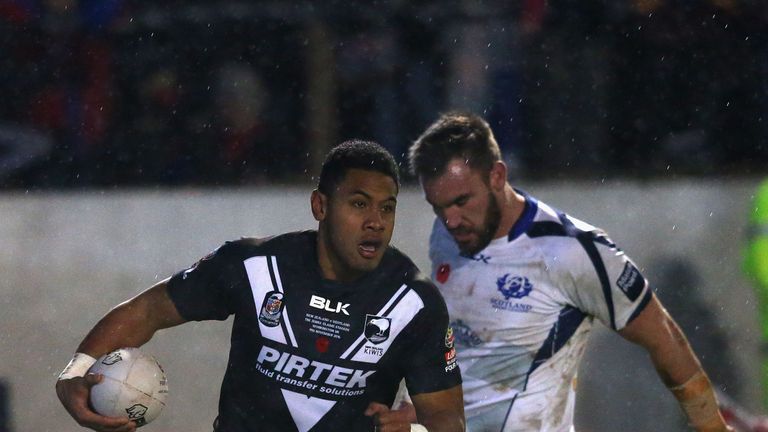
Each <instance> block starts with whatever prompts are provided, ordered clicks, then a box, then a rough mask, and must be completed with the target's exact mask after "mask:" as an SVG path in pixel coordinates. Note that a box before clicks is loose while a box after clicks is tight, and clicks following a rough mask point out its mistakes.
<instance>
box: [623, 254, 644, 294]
mask: <svg viewBox="0 0 768 432" xmlns="http://www.w3.org/2000/svg"><path fill="white" fill-rule="evenodd" d="M616 285H618V286H619V288H621V290H622V291H624V294H626V295H627V297H628V298H629V299H630V300H631V301H635V300H637V298H638V297H640V293H642V292H643V287H645V279H644V278H643V275H641V274H640V270H638V269H637V267H635V266H633V265H632V263H631V262H627V263H626V264H624V270H623V271H622V272H621V275H620V276H619V279H618V280H616Z"/></svg>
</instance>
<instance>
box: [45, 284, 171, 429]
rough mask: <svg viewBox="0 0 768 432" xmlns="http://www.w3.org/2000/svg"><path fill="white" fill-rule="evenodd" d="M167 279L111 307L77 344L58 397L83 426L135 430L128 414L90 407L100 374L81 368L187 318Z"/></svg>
mask: <svg viewBox="0 0 768 432" xmlns="http://www.w3.org/2000/svg"><path fill="white" fill-rule="evenodd" d="M166 283H167V280H165V281H162V282H159V283H158V284H156V285H154V286H152V287H151V288H149V289H147V290H146V291H144V292H142V293H141V294H139V295H137V296H136V297H134V298H132V299H130V300H128V301H126V302H124V303H121V304H119V305H117V306H116V307H114V308H113V309H112V310H110V311H109V312H108V313H107V314H106V315H105V316H104V317H103V318H102V319H101V320H100V321H99V322H98V323H97V324H96V325H95V326H94V327H93V329H91V331H90V332H88V335H87V336H86V337H85V339H83V341H82V342H81V343H80V346H78V348H77V354H76V355H75V358H74V359H73V361H72V362H71V363H70V365H68V366H67V368H66V369H65V371H64V372H62V375H61V376H60V378H59V380H58V381H57V382H56V394H57V395H58V397H59V400H61V403H62V404H63V405H64V408H66V409H67V412H69V414H70V415H71V416H72V417H73V418H74V419H75V420H76V421H77V422H78V424H80V425H81V426H84V427H88V428H91V429H93V430H96V431H104V432H106V431H109V432H130V431H133V430H135V428H136V426H135V424H134V423H132V422H130V421H129V420H128V418H127V417H126V418H114V417H104V416H101V415H98V414H97V413H95V412H93V411H92V410H91V409H90V407H89V406H88V396H89V394H90V388H91V387H92V386H93V385H95V384H97V383H98V382H99V381H100V380H101V377H99V376H94V375H86V376H83V375H84V372H85V371H84V370H82V369H87V367H88V366H90V363H92V362H93V358H98V357H100V356H102V355H104V354H106V353H108V352H111V351H114V350H115V349H118V348H122V347H139V346H141V345H143V344H144V343H146V342H147V341H149V339H150V338H151V337H152V335H154V334H155V332H156V331H157V330H160V329H163V328H167V327H172V326H175V325H179V324H181V323H183V322H185V321H186V320H185V319H184V318H182V317H181V315H180V314H179V312H178V310H177V309H176V306H175V305H174V303H173V302H172V301H171V299H170V297H168V291H167V285H166ZM89 358H90V359H89ZM89 360H90V363H88V361H89ZM84 362H85V363H84Z"/></svg>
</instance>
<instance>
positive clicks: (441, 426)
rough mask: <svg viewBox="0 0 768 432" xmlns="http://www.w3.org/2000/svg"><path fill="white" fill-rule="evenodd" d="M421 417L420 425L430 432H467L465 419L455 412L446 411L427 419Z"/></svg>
mask: <svg viewBox="0 0 768 432" xmlns="http://www.w3.org/2000/svg"><path fill="white" fill-rule="evenodd" d="M421 417H425V416H421ZM421 417H419V424H421V425H423V426H424V427H425V428H426V429H427V430H428V431H429V432H464V431H465V425H464V417H463V416H462V415H459V414H458V413H456V412H455V411H450V410H444V411H440V412H437V413H433V414H431V415H429V416H426V418H421Z"/></svg>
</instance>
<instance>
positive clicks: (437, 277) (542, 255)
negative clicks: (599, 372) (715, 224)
mask: <svg viewBox="0 0 768 432" xmlns="http://www.w3.org/2000/svg"><path fill="white" fill-rule="evenodd" d="M518 192H519V193H522V192H520V191H518ZM523 195H524V196H525V198H526V203H525V210H524V212H523V214H522V216H521V217H520V220H518V222H517V223H516V224H515V226H514V227H512V229H511V230H510V232H509V235H508V236H507V237H503V238H499V239H494V240H493V241H492V242H491V243H490V244H489V245H488V246H487V247H486V248H485V249H483V250H482V251H481V252H479V253H478V254H476V255H475V256H473V257H465V256H462V255H461V254H460V252H459V249H458V247H457V246H456V243H455V242H454V240H453V238H452V237H451V235H450V233H449V232H448V231H447V230H446V228H445V226H444V225H443V224H442V223H441V222H440V221H439V220H436V221H435V224H434V226H433V229H432V235H431V238H430V259H431V261H432V278H433V280H434V281H435V282H436V284H437V286H438V288H440V291H441V292H442V294H443V296H444V297H445V301H446V303H447V304H448V312H449V316H450V319H451V324H452V327H453V332H454V338H455V343H456V346H457V348H456V349H457V352H458V359H459V365H460V367H461V371H462V376H463V380H464V384H463V387H464V406H465V410H466V415H467V426H468V428H467V429H468V431H469V432H490V431H494V432H498V431H505V432H508V431H568V430H570V429H571V428H572V425H573V407H574V402H575V391H574V390H575V383H576V371H577V368H578V364H579V361H580V360H581V357H582V354H583V352H584V347H585V345H586V342H587V337H588V336H589V333H590V329H591V328H592V324H593V318H594V317H597V319H599V320H600V321H602V322H603V323H604V324H605V325H606V326H608V327H610V328H612V329H614V330H619V329H621V328H623V327H624V326H625V325H627V323H629V322H630V321H631V320H632V319H633V318H634V317H635V316H637V314H638V313H639V312H640V311H641V310H642V309H643V308H644V307H645V305H646V304H647V303H648V301H649V300H650V299H651V295H652V294H651V290H650V289H649V288H648V283H647V281H646V280H645V278H644V277H643V276H642V275H641V274H640V272H639V271H638V269H637V267H636V266H635V265H634V264H633V262H632V261H631V260H630V259H629V258H628V257H627V256H626V255H625V254H624V252H623V251H622V250H621V249H619V248H618V247H616V245H615V244H613V242H612V241H611V240H609V239H608V237H606V235H605V233H604V232H603V231H601V230H600V229H598V228H595V227H593V226H591V225H589V224H587V223H585V222H582V221H580V220H578V219H575V218H573V217H570V216H568V215H566V214H564V213H562V212H559V211H557V210H555V209H553V208H552V207H550V206H548V205H546V204H544V203H541V202H539V201H537V200H535V199H534V198H532V197H530V196H528V195H526V194H524V193H523Z"/></svg>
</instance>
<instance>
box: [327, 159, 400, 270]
mask: <svg viewBox="0 0 768 432" xmlns="http://www.w3.org/2000/svg"><path fill="white" fill-rule="evenodd" d="M396 197H397V184H396V183H395V181H394V180H393V179H392V177H389V176H388V175H385V174H382V173H379V172H376V171H367V170H362V169H350V170H349V171H347V173H346V175H345V176H344V180H343V181H342V182H341V183H339V185H338V186H337V188H336V190H334V191H333V192H332V193H331V195H330V196H325V195H322V194H320V193H317V196H315V195H313V212H315V217H316V218H317V219H318V220H320V221H321V227H320V230H321V231H322V232H323V233H322V235H321V236H320V238H321V241H322V242H323V243H324V244H322V245H320V247H321V248H324V252H323V253H325V254H326V256H327V262H326V263H325V264H326V266H330V269H323V270H324V272H325V273H326V274H325V276H326V277H332V278H335V279H338V280H353V279H356V278H358V277H360V276H361V275H362V274H363V273H365V272H369V271H371V270H374V269H375V268H376V267H377V266H378V265H379V263H380V262H381V259H382V257H383V256H384V252H385V250H386V248H387V246H388V245H389V241H390V240H391V239H392V231H393V229H394V227H395V208H396V205H397V199H396ZM315 198H317V199H318V200H319V201H322V203H320V204H323V205H324V207H323V209H322V212H321V215H320V216H321V217H318V212H317V211H315V202H314V201H315ZM321 266H323V258H322V257H321ZM329 271H330V273H329Z"/></svg>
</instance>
